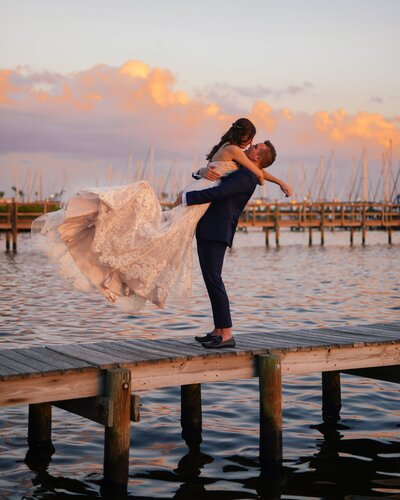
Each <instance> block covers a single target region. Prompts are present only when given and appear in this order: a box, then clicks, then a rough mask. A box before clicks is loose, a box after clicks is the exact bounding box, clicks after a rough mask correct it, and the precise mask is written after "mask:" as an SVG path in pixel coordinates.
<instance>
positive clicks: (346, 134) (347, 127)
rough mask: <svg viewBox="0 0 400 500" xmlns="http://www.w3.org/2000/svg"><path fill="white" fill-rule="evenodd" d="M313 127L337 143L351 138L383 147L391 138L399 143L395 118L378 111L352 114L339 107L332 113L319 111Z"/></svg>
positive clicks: (399, 135)
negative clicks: (389, 117) (387, 116)
mask: <svg viewBox="0 0 400 500" xmlns="http://www.w3.org/2000/svg"><path fill="white" fill-rule="evenodd" d="M314 125H315V128H316V129H317V130H318V131H320V132H322V133H323V134H326V135H328V136H329V137H330V138H331V139H333V140H334V141H335V142H337V143H343V142H350V141H352V140H353V139H355V140H357V141H359V140H362V141H364V142H365V143H372V144H374V143H375V144H376V143H378V144H380V145H381V146H383V147H385V146H387V145H388V143H389V141H390V140H391V141H392V142H394V143H395V144H400V129H399V126H398V120H397V119H392V120H390V119H387V118H385V117H383V116H382V115H380V114H378V113H367V112H363V111H362V112H359V113H357V114H356V115H354V116H351V115H348V114H347V113H346V111H345V110H343V109H339V110H337V111H334V112H333V113H328V112H327V111H319V112H317V113H315V115H314Z"/></svg>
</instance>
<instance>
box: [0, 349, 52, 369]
mask: <svg viewBox="0 0 400 500" xmlns="http://www.w3.org/2000/svg"><path fill="white" fill-rule="evenodd" d="M26 351H27V352H28V351H29V349H26ZM2 357H3V358H6V359H8V360H9V362H10V363H12V364H13V365H14V367H15V372H16V375H17V374H20V375H26V376H29V375H32V374H38V375H41V374H43V373H45V372H47V371H51V370H54V367H53V366H49V364H48V363H43V362H42V361H38V360H37V359H34V358H30V357H29V356H24V355H22V354H20V353H19V352H18V351H17V350H14V349H4V350H3V351H2Z"/></svg>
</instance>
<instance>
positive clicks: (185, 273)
mask: <svg viewBox="0 0 400 500" xmlns="http://www.w3.org/2000/svg"><path fill="white" fill-rule="evenodd" d="M255 133H256V129H255V127H254V125H253V124H252V123H251V122H250V120H247V119H246V118H241V119H239V120H237V121H236V122H235V123H233V124H232V126H231V128H230V129H229V130H228V132H227V133H226V134H224V136H223V137H222V138H221V141H220V143H219V144H218V145H217V146H215V147H214V148H213V149H212V150H211V152H210V154H209V155H208V156H207V159H209V160H210V163H209V166H212V167H214V168H215V171H216V172H217V174H218V175H221V176H224V175H229V173H231V172H232V171H234V170H236V169H237V168H239V166H238V164H241V165H243V166H244V167H245V168H249V169H251V170H252V171H253V172H254V173H255V174H256V175H257V177H258V178H259V182H260V183H262V182H263V176H262V175H263V174H262V172H261V171H260V170H259V169H258V168H257V167H256V166H255V165H254V164H253V163H252V162H251V161H250V160H249V158H248V157H247V156H246V155H245V154H244V153H243V150H242V149H241V148H246V147H247V146H248V145H249V144H250V143H251V141H252V139H253V137H254V135H255ZM264 175H267V177H268V174H266V173H264ZM269 180H270V179H269ZM273 182H275V181H273ZM218 183H219V181H210V180H207V179H201V180H197V181H195V182H193V183H191V184H190V185H189V186H188V187H187V188H186V189H187V190H188V191H193V190H200V189H205V188H208V187H211V186H213V185H217V184H218ZM278 183H279V182H278ZM283 184H284V183H282V185H281V188H282V189H283ZM207 208H208V205H206V204H205V205H195V206H191V207H183V206H177V207H175V208H173V209H171V210H169V211H164V212H163V211H162V209H161V206H160V203H159V201H158V199H157V196H156V194H155V192H154V191H153V189H152V187H151V186H150V184H149V183H148V182H146V181H140V182H136V183H133V184H129V185H127V186H122V187H118V188H103V189H98V188H90V189H85V190H81V191H79V192H77V193H76V195H75V196H74V197H72V198H70V199H69V200H68V202H67V204H66V207H65V208H63V209H61V210H58V211H57V212H53V213H48V214H45V215H43V216H41V217H39V218H38V219H36V220H35V221H34V223H33V225H32V231H33V233H34V234H37V233H39V234H40V235H41V236H44V237H45V238H44V239H43V238H42V243H44V245H42V246H43V247H44V249H45V250H46V252H47V254H48V255H49V257H50V259H51V260H52V261H53V262H55V263H56V264H57V266H58V268H59V271H60V273H61V275H62V276H63V277H64V278H67V279H71V280H72V282H73V285H74V286H75V287H76V288H78V289H81V290H84V291H89V290H90V289H93V288H94V289H97V290H98V291H100V292H101V293H102V294H103V295H104V296H105V297H106V299H107V300H108V301H109V302H111V303H114V304H116V305H118V306H120V307H121V308H122V309H123V310H124V311H126V312H128V311H129V312H135V311H138V310H139V309H140V308H141V307H142V306H143V305H144V304H145V302H146V301H150V302H152V303H153V304H155V305H157V306H158V307H164V305H165V301H166V299H167V297H168V296H174V297H185V296H188V295H190V292H191V285H192V240H193V235H194V231H195V228H196V225H197V222H198V221H199V219H200V218H201V217H202V215H203V214H204V213H205V211H206V210H207Z"/></svg>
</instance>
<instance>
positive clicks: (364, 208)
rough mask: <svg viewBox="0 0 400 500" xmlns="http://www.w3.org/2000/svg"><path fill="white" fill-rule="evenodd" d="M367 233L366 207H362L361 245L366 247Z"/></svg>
mask: <svg viewBox="0 0 400 500" xmlns="http://www.w3.org/2000/svg"><path fill="white" fill-rule="evenodd" d="M365 233H366V207H365V205H364V206H363V207H362V221H361V243H362V245H363V246H364V245H365Z"/></svg>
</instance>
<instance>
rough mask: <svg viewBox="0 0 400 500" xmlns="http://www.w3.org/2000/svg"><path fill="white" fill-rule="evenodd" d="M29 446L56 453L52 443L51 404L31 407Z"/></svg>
mask: <svg viewBox="0 0 400 500" xmlns="http://www.w3.org/2000/svg"><path fill="white" fill-rule="evenodd" d="M28 445H29V448H34V449H47V450H51V451H54V448H53V445H52V443H51V404H49V403H38V404H30V405H29V413H28Z"/></svg>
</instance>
